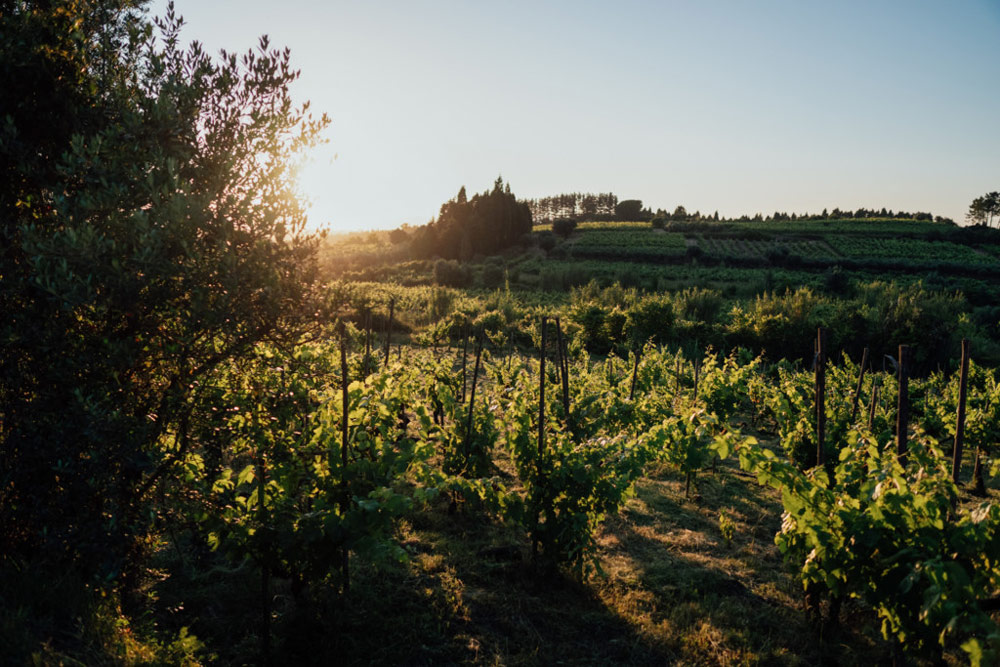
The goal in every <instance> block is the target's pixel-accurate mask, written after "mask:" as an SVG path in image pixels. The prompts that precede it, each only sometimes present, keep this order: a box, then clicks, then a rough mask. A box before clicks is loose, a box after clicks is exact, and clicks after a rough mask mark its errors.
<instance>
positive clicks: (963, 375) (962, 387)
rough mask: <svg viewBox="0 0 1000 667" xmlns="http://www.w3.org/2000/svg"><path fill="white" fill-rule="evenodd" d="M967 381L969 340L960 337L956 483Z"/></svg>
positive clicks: (953, 462) (953, 473) (953, 475)
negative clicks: (960, 362)
mask: <svg viewBox="0 0 1000 667" xmlns="http://www.w3.org/2000/svg"><path fill="white" fill-rule="evenodd" d="M968 381H969V340H968V339H967V338H963V339H962V365H961V371H960V372H959V377H958V421H957V422H956V423H955V451H954V453H953V454H952V459H951V479H952V481H953V482H955V484H958V477H959V473H961V472H962V445H963V444H964V443H963V442H962V440H963V439H964V438H965V398H966V393H967V389H968V386H967V384H968Z"/></svg>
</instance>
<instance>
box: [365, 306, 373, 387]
mask: <svg viewBox="0 0 1000 667" xmlns="http://www.w3.org/2000/svg"><path fill="white" fill-rule="evenodd" d="M371 354H372V311H371V308H368V309H367V310H366V312H365V369H366V370H365V371H364V372H365V373H367V372H368V370H367V369H368V363H369V362H368V360H369V357H371Z"/></svg>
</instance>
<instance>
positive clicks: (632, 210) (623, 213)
mask: <svg viewBox="0 0 1000 667" xmlns="http://www.w3.org/2000/svg"><path fill="white" fill-rule="evenodd" d="M615 217H616V218H618V219H619V220H640V219H642V200H641V199H625V200H623V201H620V202H618V204H617V205H616V206H615Z"/></svg>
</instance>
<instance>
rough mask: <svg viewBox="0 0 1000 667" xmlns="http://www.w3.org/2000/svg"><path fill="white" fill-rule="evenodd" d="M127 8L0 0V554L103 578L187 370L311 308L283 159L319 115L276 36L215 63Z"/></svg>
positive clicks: (141, 517) (112, 568)
mask: <svg viewBox="0 0 1000 667" xmlns="http://www.w3.org/2000/svg"><path fill="white" fill-rule="evenodd" d="M141 5H142V3H138V2H131V1H129V0H96V1H95V2H92V3H87V4H85V5H84V4H79V3H74V2H59V1H56V2H52V3H45V4H42V3H38V4H31V5H26V4H22V3H14V5H13V8H10V7H8V8H7V9H5V10H4V11H3V12H0V90H3V91H4V94H3V95H0V119H3V124H2V126H3V129H2V130H0V165H3V166H2V167H0V169H3V179H2V180H0V213H2V219H0V248H2V254H0V275H2V276H3V280H2V281H0V309H2V312H3V313H4V317H3V318H0V339H2V340H3V341H4V343H3V345H2V346H0V405H2V413H3V417H2V421H0V480H2V483H0V568H3V569H6V568H10V567H13V568H15V569H16V568H18V567H19V566H20V565H19V564H22V565H23V564H24V563H31V564H33V565H37V564H38V563H40V562H49V563H51V564H52V566H54V567H67V568H71V569H72V570H73V571H74V572H75V573H77V574H79V575H82V576H84V577H85V578H90V579H92V580H93V581H97V582H100V584H99V586H101V587H102V588H104V587H107V586H108V585H109V583H110V584H111V585H119V584H122V583H124V586H125V588H126V589H127V588H128V586H129V585H130V584H133V583H134V580H133V579H132V573H134V572H135V570H136V567H137V563H139V562H140V560H141V558H140V557H141V554H142V553H143V552H142V549H143V545H144V544H145V543H146V537H147V535H148V533H149V530H150V529H151V525H152V522H153V521H155V520H156V515H155V512H153V511H152V510H151V507H152V505H151V501H150V497H151V496H152V495H153V494H154V491H156V490H157V489H158V488H163V487H164V486H166V485H169V484H171V483H180V482H179V480H180V472H181V469H182V466H181V465H180V464H182V463H184V462H185V461H186V460H187V459H186V457H187V455H188V453H189V452H191V451H192V450H194V449H195V448H196V447H197V446H198V445H197V443H194V442H193V441H192V440H193V438H192V437H191V433H190V429H189V425H190V423H191V422H192V421H193V420H195V419H197V417H198V405H199V401H200V399H201V394H200V392H201V387H202V386H203V383H204V381H205V380H206V378H208V377H210V376H211V374H212V373H213V372H214V371H215V370H216V369H218V368H219V367H220V365H221V364H223V363H224V362H226V361H227V360H230V359H233V358H235V357H239V356H240V355H243V354H246V353H247V352H248V351H249V350H251V349H252V348H254V347H255V346H256V345H258V344H260V343H262V342H265V341H270V342H275V343H281V342H284V341H294V340H297V339H298V338H299V337H300V335H301V334H302V332H303V331H304V330H305V327H306V326H308V322H309V321H310V320H312V321H315V314H316V310H317V305H316V303H317V302H316V301H315V300H314V288H313V284H314V278H315V249H316V243H317V239H316V238H315V236H313V235H310V234H309V233H307V232H306V231H305V228H304V223H305V219H306V216H305V212H304V209H303V208H302V206H301V205H300V203H299V201H298V199H297V197H296V195H295V187H294V181H293V172H292V171H291V165H292V164H294V158H295V156H296V155H297V154H298V153H299V152H300V151H301V150H302V149H303V148H307V147H309V146H311V145H312V144H314V143H315V142H316V141H317V140H318V133H319V132H320V131H321V130H322V128H323V127H324V126H325V125H326V123H327V120H326V118H325V116H324V117H322V118H320V119H314V118H313V117H312V116H310V115H309V114H308V111H307V107H306V106H302V107H296V106H294V105H293V103H292V100H291V97H290V95H289V85H290V84H291V83H292V82H293V81H294V80H295V79H296V78H297V76H298V73H297V72H296V71H295V70H293V69H292V68H291V65H290V62H289V52H288V51H287V50H285V51H283V52H282V51H276V50H273V49H271V48H270V46H269V44H268V41H267V39H266V38H263V39H261V41H260V44H259V48H258V49H256V50H254V51H251V52H248V53H246V54H245V55H243V56H241V57H240V56H237V55H235V54H227V53H224V54H223V55H222V57H221V59H219V60H215V59H212V58H210V57H209V56H208V55H206V54H205V53H204V52H202V50H201V49H200V47H199V46H197V45H193V46H191V47H190V48H189V49H186V50H185V49H183V48H180V47H179V46H178V45H179V40H180V26H181V21H180V19H179V18H178V17H176V16H175V15H174V12H173V8H172V6H171V7H170V8H169V9H168V12H167V16H166V18H165V19H164V20H162V21H160V20H157V21H155V28H154V25H153V24H152V23H150V22H149V21H148V20H147V19H146V18H145V16H144V15H143V13H142V12H141V11H140V10H141ZM157 32H158V33H159V34H158V39H156V38H154V34H155V33H157Z"/></svg>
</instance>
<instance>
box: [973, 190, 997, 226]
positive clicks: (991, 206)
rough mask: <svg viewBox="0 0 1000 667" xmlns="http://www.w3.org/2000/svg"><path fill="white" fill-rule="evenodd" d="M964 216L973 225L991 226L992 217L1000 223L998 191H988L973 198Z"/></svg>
mask: <svg viewBox="0 0 1000 667" xmlns="http://www.w3.org/2000/svg"><path fill="white" fill-rule="evenodd" d="M965 218H966V220H968V221H969V222H971V223H972V224H974V225H986V226H987V227H992V226H993V219H994V218H996V219H997V220H998V224H1000V192H988V193H986V194H984V195H983V196H981V197H976V198H975V199H973V200H972V203H971V204H969V212H968V213H966V215H965Z"/></svg>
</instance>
